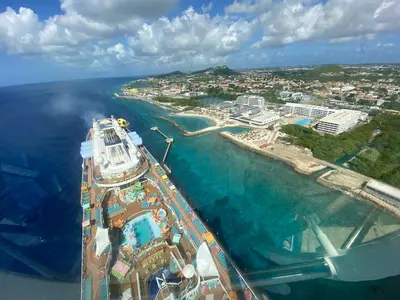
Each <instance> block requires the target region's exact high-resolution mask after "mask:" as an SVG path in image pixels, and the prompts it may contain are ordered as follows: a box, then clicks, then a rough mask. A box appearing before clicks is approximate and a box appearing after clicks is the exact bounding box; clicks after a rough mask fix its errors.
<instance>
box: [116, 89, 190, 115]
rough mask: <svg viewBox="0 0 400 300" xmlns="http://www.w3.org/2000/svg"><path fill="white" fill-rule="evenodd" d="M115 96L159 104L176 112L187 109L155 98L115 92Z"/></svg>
mask: <svg viewBox="0 0 400 300" xmlns="http://www.w3.org/2000/svg"><path fill="white" fill-rule="evenodd" d="M114 97H115V98H118V99H131V100H139V101H144V102H148V103H151V104H153V105H157V106H159V107H161V108H164V109H166V110H170V111H175V112H176V111H182V110H183V109H185V108H182V107H175V106H172V105H168V104H166V103H161V102H158V101H155V100H152V99H148V98H145V97H140V96H125V95H123V96H121V95H119V94H117V93H114Z"/></svg>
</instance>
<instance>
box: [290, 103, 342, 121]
mask: <svg viewBox="0 0 400 300" xmlns="http://www.w3.org/2000/svg"><path fill="white" fill-rule="evenodd" d="M283 111H284V112H285V113H287V114H295V115H301V116H307V117H311V118H323V117H326V116H328V115H330V114H333V113H335V112H337V111H338V110H337V109H332V108H328V107H323V106H314V105H308V104H298V103H286V104H285V106H284V107H283Z"/></svg>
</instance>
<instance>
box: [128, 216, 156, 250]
mask: <svg viewBox="0 0 400 300" xmlns="http://www.w3.org/2000/svg"><path fill="white" fill-rule="evenodd" d="M133 233H134V235H133ZM123 234H124V239H125V242H126V243H127V244H128V245H131V246H135V243H134V242H133V240H134V238H136V241H137V246H143V245H145V244H147V243H150V242H151V241H152V240H154V239H156V238H159V237H160V236H161V229H160V228H159V227H158V226H157V224H155V222H154V221H153V220H152V219H151V217H150V216H149V215H148V214H146V215H141V216H139V217H136V218H135V219H133V220H131V221H129V222H127V223H126V224H125V227H124V231H123Z"/></svg>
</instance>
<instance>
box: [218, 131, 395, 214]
mask: <svg viewBox="0 0 400 300" xmlns="http://www.w3.org/2000/svg"><path fill="white" fill-rule="evenodd" d="M220 135H221V136H223V137H225V138H226V139H228V140H229V141H230V142H232V143H234V144H236V145H238V146H239V147H241V148H243V149H245V150H249V151H252V152H254V153H258V154H260V155H263V156H266V157H268V158H272V159H276V160H279V161H282V162H284V163H286V164H288V165H289V166H291V167H293V168H294V170H295V171H296V172H298V173H301V174H303V175H307V176H309V175H312V174H313V173H315V172H317V171H321V170H324V169H326V168H327V167H333V166H334V165H333V164H331V163H328V162H325V163H326V164H323V161H321V160H319V159H316V158H314V157H310V158H309V161H308V164H307V163H305V164H304V162H301V161H300V160H299V159H296V158H295V157H292V158H290V157H289V156H287V155H282V154H278V153H279V151H276V152H274V153H273V152H272V151H268V150H263V149H259V148H257V147H256V146H255V145H252V144H250V143H248V142H245V141H242V140H240V139H239V138H237V137H236V136H234V135H233V134H232V133H230V132H225V131H224V132H220ZM274 147H275V148H281V147H288V146H282V145H278V144H276V145H274ZM278 150H279V149H278ZM274 151H275V150H274ZM313 164H314V165H313ZM370 179H372V178H370V177H367V176H365V175H362V174H359V173H357V172H354V171H352V170H346V169H344V168H340V167H339V166H336V167H335V168H334V169H333V170H327V171H326V172H324V173H323V174H322V175H321V176H319V177H318V178H317V179H316V181H317V182H318V183H319V184H321V185H323V186H326V187H328V188H331V189H335V190H337V191H340V192H342V193H345V194H347V195H349V196H351V197H352V198H355V199H358V200H361V201H365V202H368V203H369V204H371V205H373V206H375V207H378V208H380V209H383V210H385V211H387V212H389V213H391V214H392V215H394V216H395V217H397V218H399V217H400V207H396V206H394V205H392V204H390V203H388V202H386V201H384V200H382V199H380V198H378V197H377V196H375V195H373V194H371V193H368V192H367V191H365V190H364V189H363V188H362V184H363V183H364V182H365V181H369V180H370Z"/></svg>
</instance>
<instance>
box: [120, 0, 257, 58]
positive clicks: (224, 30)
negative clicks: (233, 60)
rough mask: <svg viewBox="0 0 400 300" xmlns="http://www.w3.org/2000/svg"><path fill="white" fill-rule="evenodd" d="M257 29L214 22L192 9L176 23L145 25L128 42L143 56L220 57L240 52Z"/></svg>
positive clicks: (245, 24)
mask: <svg viewBox="0 0 400 300" xmlns="http://www.w3.org/2000/svg"><path fill="white" fill-rule="evenodd" d="M255 29H256V22H255V21H252V22H248V21H246V20H243V19H240V20H237V21H231V20H229V19H227V18H223V17H218V16H217V17H214V18H211V17H210V16H209V15H208V14H199V13H196V12H195V11H194V9H193V8H191V7H190V8H188V9H187V10H186V11H184V12H183V13H182V15H181V16H179V17H176V18H174V19H172V20H169V19H167V18H160V19H159V20H157V21H155V22H153V23H152V24H143V26H142V28H141V29H139V30H138V32H137V35H136V36H133V37H130V38H129V39H128V41H129V45H130V46H131V47H132V48H133V50H134V51H135V52H136V53H137V54H139V55H142V56H146V55H147V56H160V57H174V56H176V54H177V53H186V54H188V55H191V56H195V55H199V54H207V55H210V56H211V57H218V56H226V55H229V54H231V53H234V52H237V51H239V50H240V49H241V47H242V46H243V44H244V43H245V42H246V41H247V40H248V39H249V38H250V37H251V35H252V34H253V33H254V30H255ZM164 60H165V58H164Z"/></svg>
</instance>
